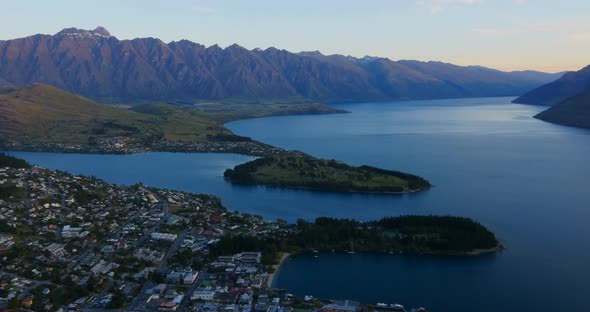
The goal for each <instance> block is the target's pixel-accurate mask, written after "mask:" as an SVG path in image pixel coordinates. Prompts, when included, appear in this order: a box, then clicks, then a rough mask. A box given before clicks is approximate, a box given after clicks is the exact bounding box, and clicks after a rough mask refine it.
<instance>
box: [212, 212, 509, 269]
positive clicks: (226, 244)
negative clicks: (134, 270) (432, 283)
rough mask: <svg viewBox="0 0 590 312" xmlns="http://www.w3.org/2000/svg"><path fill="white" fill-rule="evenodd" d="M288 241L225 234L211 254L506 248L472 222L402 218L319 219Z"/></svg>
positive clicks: (301, 223)
mask: <svg viewBox="0 0 590 312" xmlns="http://www.w3.org/2000/svg"><path fill="white" fill-rule="evenodd" d="M293 227H294V229H293V231H292V232H291V234H288V235H287V237H286V238H272V237H270V238H256V237H250V236H245V235H236V236H231V235H228V236H224V237H223V238H222V239H221V241H220V242H219V243H218V244H217V245H215V246H214V247H212V251H211V252H212V255H213V256H218V255H227V254H233V253H238V252H242V251H248V250H261V251H264V252H265V253H266V255H267V257H266V259H275V257H273V256H269V255H273V254H276V253H278V252H290V253H300V252H306V251H312V250H313V251H324V252H325V251H349V252H350V251H354V252H404V253H429V254H442V255H457V254H479V253H484V252H493V251H498V250H500V249H502V246H501V244H500V243H499V242H498V240H497V239H496V237H495V235H494V234H493V233H492V232H490V231H489V230H488V229H487V228H485V227H484V226H482V225H481V224H479V223H478V222H475V221H473V220H471V219H468V218H462V217H450V216H399V217H387V218H383V219H381V220H378V221H370V222H359V221H355V220H349V219H333V218H325V217H324V218H318V219H316V220H315V222H308V221H303V220H299V221H298V222H297V223H296V224H295V225H293Z"/></svg>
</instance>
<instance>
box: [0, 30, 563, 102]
mask: <svg viewBox="0 0 590 312" xmlns="http://www.w3.org/2000/svg"><path fill="white" fill-rule="evenodd" d="M556 78H558V76H556V75H555V74H546V73H539V72H527V73H522V72H513V73H509V72H501V71H497V70H492V69H487V68H483V67H478V66H467V67H464V66H456V65H452V64H444V63H440V62H418V61H391V60H389V59H386V58H376V57H365V58H354V57H347V56H342V55H331V56H325V55H322V54H321V53H319V52H306V53H291V52H288V51H285V50H279V49H276V48H268V49H266V50H261V49H254V50H248V49H245V48H243V47H240V46H239V45H237V44H235V45H232V46H229V47H227V48H224V49H223V48H220V47H219V46H217V45H214V46H210V47H205V46H203V45H200V44H197V43H194V42H190V41H187V40H182V41H178V42H170V43H164V42H162V41H161V40H159V39H155V38H141V39H133V40H119V39H117V38H116V37H114V36H111V34H110V33H109V32H108V31H107V30H106V29H104V28H101V27H99V28H97V29H95V30H82V29H76V28H68V29H64V30H62V31H60V32H59V33H57V34H55V35H41V34H38V35H33V36H30V37H26V38H20V39H13V40H6V41H0V85H16V86H22V85H27V84H31V83H35V82H40V83H44V84H48V85H53V86H56V87H58V88H61V89H64V90H67V91H69V92H73V93H76V94H80V95H83V96H85V97H87V98H90V99H93V100H95V101H99V102H103V103H106V102H110V103H121V102H126V103H136V102H153V101H163V102H179V103H180V102H181V103H194V102H196V101H225V102H227V101H230V102H234V103H237V102H248V103H264V102H269V101H271V102H281V103H293V102H298V103H301V102H323V103H333V102H358V101H384V100H400V99H437V98H450V97H482V96H508V95H515V94H523V93H525V92H527V91H529V90H531V89H534V88H536V87H538V86H540V85H542V84H544V83H547V82H550V81H553V80H555V79H556Z"/></svg>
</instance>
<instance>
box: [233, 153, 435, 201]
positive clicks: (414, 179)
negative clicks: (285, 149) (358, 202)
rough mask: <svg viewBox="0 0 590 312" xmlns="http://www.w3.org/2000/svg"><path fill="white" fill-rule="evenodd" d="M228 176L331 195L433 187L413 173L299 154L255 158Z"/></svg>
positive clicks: (384, 192)
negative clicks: (354, 164)
mask: <svg viewBox="0 0 590 312" xmlns="http://www.w3.org/2000/svg"><path fill="white" fill-rule="evenodd" d="M224 176H225V178H226V179H227V180H229V181H231V182H232V183H237V184H246V185H254V184H257V185H266V186H274V187H284V188H295V189H309V190H316V191H329V192H348V193H375V194H398V193H408V192H415V191H420V190H423V189H426V188H429V187H430V183H429V182H428V181H426V180H425V179H423V178H421V177H419V176H415V175H412V174H408V173H403V172H399V171H390V170H383V169H379V168H374V167H369V166H361V167H354V166H350V165H347V164H345V163H342V162H339V161H336V160H326V159H317V158H314V157H311V156H308V155H299V154H293V155H286V156H285V155H283V156H269V157H264V158H259V159H255V160H253V161H250V162H247V163H245V164H241V165H238V166H236V167H235V168H234V169H228V170H226V171H225V173H224Z"/></svg>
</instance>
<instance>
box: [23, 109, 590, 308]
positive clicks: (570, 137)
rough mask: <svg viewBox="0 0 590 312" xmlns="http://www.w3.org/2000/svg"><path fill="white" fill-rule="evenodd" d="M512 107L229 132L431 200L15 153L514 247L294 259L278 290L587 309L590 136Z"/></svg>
mask: <svg viewBox="0 0 590 312" xmlns="http://www.w3.org/2000/svg"><path fill="white" fill-rule="evenodd" d="M510 100H512V98H487V99H461V100H442V101H411V102H392V103H363V104H346V105H335V106H337V107H338V108H343V109H347V110H349V111H351V112H352V114H343V115H321V116H287V117H273V118H262V119H253V120H244V121H237V122H233V123H230V124H228V125H227V126H228V128H230V129H232V130H233V131H235V132H236V133H238V134H240V135H246V136H250V137H253V138H255V139H257V140H260V141H263V142H265V143H269V144H273V145H276V146H280V147H284V148H289V149H298V150H302V151H305V152H307V153H309V154H311V155H314V156H318V157H325V158H335V159H338V160H343V161H346V162H348V163H352V164H357V165H360V164H368V165H373V166H379V167H383V168H386V169H394V170H402V171H407V172H410V173H415V174H419V175H422V176H424V177H425V178H427V179H429V180H430V181H431V182H432V183H433V184H434V185H435V187H434V188H432V189H431V190H428V191H425V192H421V193H418V194H412V195H403V196H377V195H354V194H333V193H315V192H307V191H291V190H279V189H272V188H264V187H239V186H232V185H231V184H229V183H227V182H225V181H224V180H223V178H222V175H223V171H224V170H225V169H226V168H228V167H231V166H234V165H236V164H239V163H242V162H244V161H247V160H249V159H251V158H250V157H245V156H239V155H227V154H225V155H223V154H173V153H147V154H139V155H124V156H121V155H76V154H48V153H20V152H19V153H13V154H15V155H17V156H19V157H22V158H25V159H27V160H29V161H31V162H33V163H36V164H39V165H42V166H45V167H49V168H55V169H62V170H67V171H70V172H72V173H77V174H87V175H95V176H97V177H100V178H104V179H105V180H108V181H111V182H115V183H126V184H130V183H135V182H139V181H142V182H144V183H146V184H149V185H153V186H160V187H167V188H175V189H181V190H186V191H193V192H200V193H212V194H216V195H219V196H221V197H222V199H223V202H224V204H225V205H226V206H228V208H229V209H231V210H240V211H246V212H251V213H257V214H260V215H263V216H265V217H268V218H283V219H286V220H289V221H294V220H296V219H298V218H304V219H313V218H315V217H318V216H334V217H343V218H356V219H361V220H368V219H376V218H380V217H382V216H390V215H399V214H439V215H449V214H450V215H459V216H467V217H472V218H474V219H476V220H478V221H480V222H481V223H483V224H484V225H486V226H487V227H489V228H490V229H491V230H492V231H494V232H495V233H496V234H497V236H498V237H499V239H500V240H501V241H502V242H503V244H504V245H505V246H506V247H507V249H506V250H505V251H504V252H502V253H500V254H496V255H488V256H482V257H434V256H407V255H403V256H402V255H387V254H355V255H349V254H321V255H319V256H318V257H317V258H316V257H314V256H313V255H304V256H298V257H295V258H291V259H288V260H287V261H286V262H285V264H284V266H283V267H282V268H281V270H280V271H279V273H278V274H277V277H276V279H275V286H278V287H281V288H287V289H289V291H290V292H293V293H295V294H297V295H306V294H310V295H314V296H317V297H320V298H349V299H356V300H360V301H362V302H367V303H376V302H388V303H394V302H397V303H401V304H404V305H406V306H426V307H429V308H431V309H432V310H433V311H498V310H502V311H518V310H524V311H566V310H579V311H590V300H588V295H589V294H590V284H589V281H590V226H588V220H590V192H589V191H588V186H589V185H590V184H589V183H588V182H587V181H588V177H590V165H589V164H588V155H590V131H587V130H580V129H574V128H567V127H561V126H556V125H552V124H548V123H545V122H542V121H538V120H535V119H533V118H532V116H533V115H535V114H536V113H538V112H539V111H541V110H542V109H543V108H542V107H535V106H525V105H518V104H510Z"/></svg>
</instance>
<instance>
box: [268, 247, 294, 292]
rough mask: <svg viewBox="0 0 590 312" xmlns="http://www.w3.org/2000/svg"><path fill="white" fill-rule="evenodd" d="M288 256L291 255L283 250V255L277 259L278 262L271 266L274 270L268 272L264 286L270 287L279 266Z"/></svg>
mask: <svg viewBox="0 0 590 312" xmlns="http://www.w3.org/2000/svg"><path fill="white" fill-rule="evenodd" d="M290 256H291V254H290V253H288V252H284V253H283V255H282V256H281V260H279V263H278V264H275V265H273V266H272V268H273V269H274V272H272V273H270V275H269V276H268V281H267V284H266V287H268V288H272V283H273V281H274V279H275V277H276V275H277V273H278V272H279V270H280V269H281V266H282V265H283V263H284V262H285V260H287V258H289V257H290Z"/></svg>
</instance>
